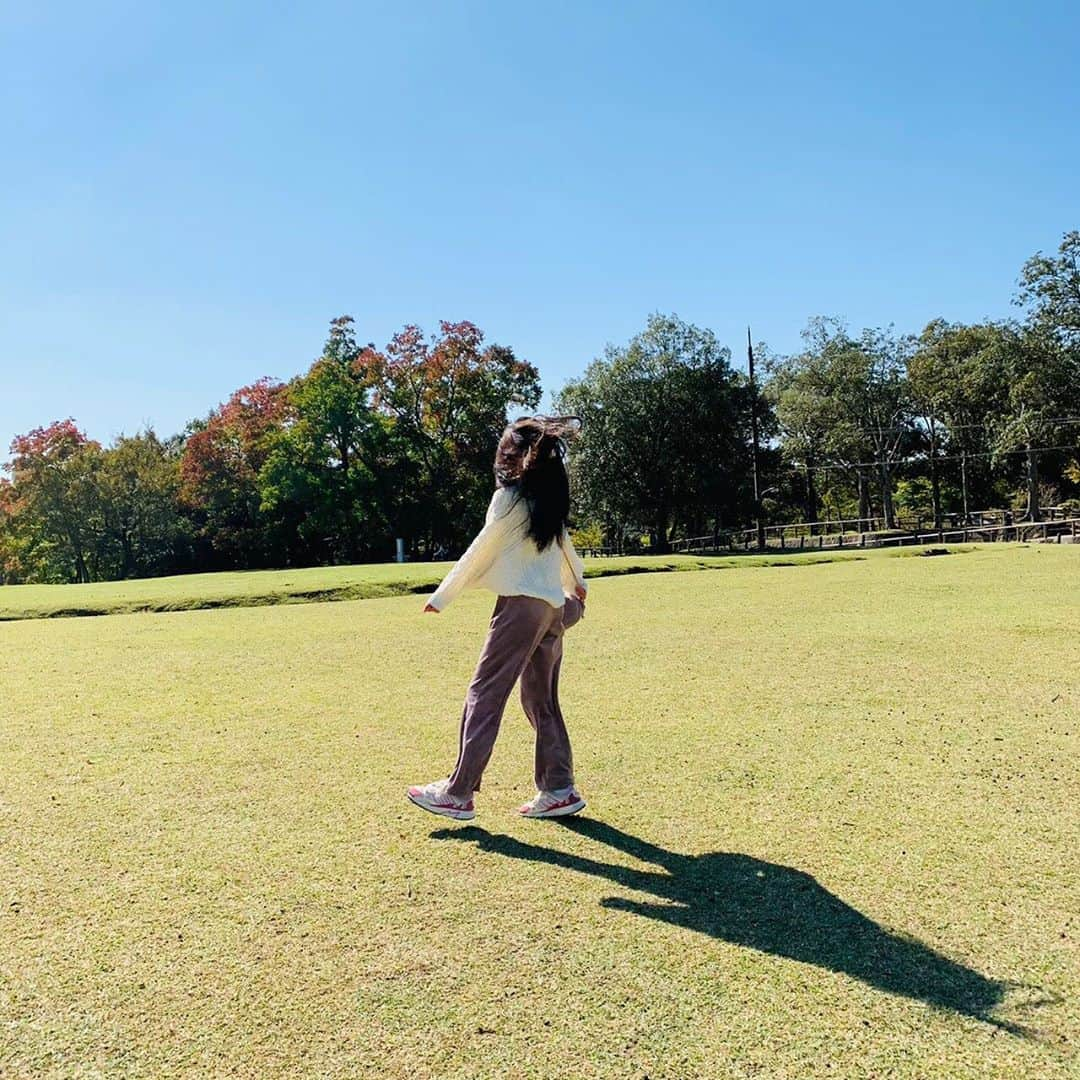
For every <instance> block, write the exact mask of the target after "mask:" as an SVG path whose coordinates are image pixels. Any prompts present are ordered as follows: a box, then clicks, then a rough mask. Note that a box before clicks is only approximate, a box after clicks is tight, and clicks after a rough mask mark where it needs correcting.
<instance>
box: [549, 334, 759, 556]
mask: <svg viewBox="0 0 1080 1080" xmlns="http://www.w3.org/2000/svg"><path fill="white" fill-rule="evenodd" d="M750 401H751V398H750V395H749V390H748V387H747V386H746V385H745V379H741V378H740V377H739V376H737V375H736V373H735V372H734V371H733V370H732V368H731V353H730V351H729V350H728V349H727V348H725V347H723V346H721V345H720V343H719V342H718V341H717V340H716V337H715V335H714V334H713V333H712V331H710V330H703V329H701V328H699V327H696V326H693V325H690V324H688V323H685V322H683V321H682V320H680V319H679V318H678V317H677V316H674V315H660V314H655V315H652V316H650V318H649V320H648V323H647V324H646V327H645V329H644V330H643V331H642V332H641V333H640V334H638V335H636V336H635V337H634V338H632V339H631V341H630V342H629V343H628V344H627V345H625V346H622V347H615V346H608V348H607V350H606V351H605V354H604V357H603V358H602V359H598V360H595V361H593V363H592V364H591V365H590V366H589V368H588V370H587V371H586V372H585V374H584V375H583V376H582V377H581V378H580V379H576V380H572V381H571V382H569V383H567V384H566V386H565V387H564V388H563V390H562V392H561V393H560V394H559V395H558V398H557V399H556V408H557V409H558V410H559V411H560V412H563V413H573V414H576V415H578V416H580V417H581V418H582V423H583V428H582V435H581V437H580V438H579V439H578V440H576V443H575V449H574V455H573V458H572V466H573V470H574V475H575V483H576V487H577V492H578V499H579V502H580V503H581V505H582V506H583V507H584V509H585V510H586V513H587V515H588V516H590V517H592V518H594V519H596V520H599V521H600V522H601V523H602V524H603V525H604V526H605V530H606V531H607V532H608V535H609V537H612V538H619V539H621V535H622V534H623V532H624V530H627V529H643V530H645V531H646V532H647V533H648V535H649V544H650V547H651V548H652V550H654V551H666V550H667V549H668V546H669V541H670V534H671V529H672V527H673V526H674V525H676V524H681V525H683V526H684V527H685V528H688V529H689V528H692V527H693V523H694V522H695V521H696V520H697V519H699V518H700V515H701V512H702V511H703V510H704V511H705V512H706V513H708V515H709V516H711V517H713V518H714V520H716V519H718V518H720V517H721V516H723V517H725V518H726V520H728V521H730V520H731V519H733V518H735V517H745V516H746V514H747V512H748V511H749V509H750V504H751V502H752V495H751V492H750V489H749V471H748V469H749V453H750V452H749V439H750Z"/></svg>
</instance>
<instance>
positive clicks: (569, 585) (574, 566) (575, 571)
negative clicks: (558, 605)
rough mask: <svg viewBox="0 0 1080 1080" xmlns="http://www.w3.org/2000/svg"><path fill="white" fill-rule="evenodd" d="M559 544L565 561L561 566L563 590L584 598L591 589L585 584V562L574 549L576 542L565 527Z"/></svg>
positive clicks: (570, 594)
mask: <svg viewBox="0 0 1080 1080" xmlns="http://www.w3.org/2000/svg"><path fill="white" fill-rule="evenodd" d="M559 546H560V547H561V548H562V551H563V561H562V566H561V568H560V576H561V577H562V587H563V592H564V593H566V595H567V596H576V597H577V598H578V599H579V600H584V599H585V593H586V592H588V589H589V587H588V585H586V584H585V564H584V563H583V562H582V561H581V556H580V555H579V554H578V553H577V552H576V551H575V550H574V542H573V541H572V540H571V539H570V534H569V533H568V532H567V531H566V530H565V529H563V534H562V536H561V537H560V538H559Z"/></svg>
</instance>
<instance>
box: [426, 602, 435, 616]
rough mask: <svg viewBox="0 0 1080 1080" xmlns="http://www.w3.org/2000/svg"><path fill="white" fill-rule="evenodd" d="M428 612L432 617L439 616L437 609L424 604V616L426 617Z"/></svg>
mask: <svg viewBox="0 0 1080 1080" xmlns="http://www.w3.org/2000/svg"><path fill="white" fill-rule="evenodd" d="M429 611H430V612H431V613H432V614H433V615H438V614H439V609H438V608H437V607H432V606H431V605H430V604H425V605H424V614H425V615H426V614H427V613H428V612H429Z"/></svg>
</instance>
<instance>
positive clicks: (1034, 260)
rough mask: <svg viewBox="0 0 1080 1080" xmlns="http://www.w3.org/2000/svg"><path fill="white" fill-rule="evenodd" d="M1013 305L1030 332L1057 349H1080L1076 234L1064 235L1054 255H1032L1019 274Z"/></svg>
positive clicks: (1079, 250) (1078, 235) (1079, 251)
mask: <svg viewBox="0 0 1080 1080" xmlns="http://www.w3.org/2000/svg"><path fill="white" fill-rule="evenodd" d="M1016 301H1017V303H1018V304H1020V305H1022V306H1026V307H1027V308H1028V309H1029V320H1030V324H1031V326H1032V328H1033V329H1035V330H1038V331H1041V332H1043V333H1045V334H1047V335H1049V336H1050V337H1052V338H1053V339H1054V340H1055V341H1056V342H1057V343H1058V344H1059V345H1063V346H1067V347H1069V348H1080V232H1078V231H1076V230H1073V231H1072V232H1067V233H1066V234H1065V235H1064V237H1063V238H1062V240H1061V244H1060V246H1059V247H1058V251H1057V255H1044V254H1043V253H1042V252H1041V251H1040V252H1038V253H1036V254H1035V255H1032V257H1031V258H1030V259H1028V261H1027V262H1026V263H1024V267H1023V269H1022V270H1021V271H1020V291H1019V293H1018V295H1017V298H1016Z"/></svg>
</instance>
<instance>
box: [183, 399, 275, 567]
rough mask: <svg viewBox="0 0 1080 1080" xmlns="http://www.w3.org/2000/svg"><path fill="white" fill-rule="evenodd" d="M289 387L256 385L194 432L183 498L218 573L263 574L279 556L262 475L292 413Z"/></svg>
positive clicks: (186, 460)
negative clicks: (263, 510)
mask: <svg viewBox="0 0 1080 1080" xmlns="http://www.w3.org/2000/svg"><path fill="white" fill-rule="evenodd" d="M284 391H285V387H284V386H283V385H282V384H281V383H279V382H275V381H274V380H272V379H265V378H264V379H259V380H258V381H257V382H254V383H252V384H251V385H250V386H244V387H241V389H239V390H237V391H236V392H235V393H234V394H233V395H232V396H231V397H230V398H229V400H228V401H227V402H225V404H224V405H221V406H219V407H218V408H217V409H215V410H214V411H213V412H212V413H211V414H210V416H209V417H208V418H207V420H205V421H203V422H201V423H199V424H197V425H195V430H194V431H193V432H192V434H191V435H190V436H189V437H188V439H187V441H186V443H185V445H184V450H183V455H182V457H181V459H180V480H181V496H182V499H183V504H184V506H185V508H186V509H187V511H188V512H189V513H190V514H191V515H192V518H193V522H194V526H195V529H196V532H197V535H198V537H199V538H200V539H201V541H202V544H203V552H202V558H203V559H204V560H205V561H206V562H208V563H209V565H210V566H212V567H213V568H215V569H221V568H223V567H242V568H249V567H253V566H266V565H270V564H271V563H272V562H274V561H275V559H274V555H275V551H274V548H273V544H272V543H271V538H270V536H269V535H268V532H267V527H266V526H267V522H266V519H265V518H264V517H263V516H262V515H261V514H260V504H261V495H260V492H259V471H260V470H261V469H262V467H263V465H264V464H265V462H266V459H267V456H268V454H269V452H270V445H271V439H270V437H271V436H272V435H273V434H274V433H275V432H277V431H278V430H279V429H280V427H281V426H282V424H283V423H284V422H285V418H286V415H287V412H288V407H289V403H288V399H287V397H286V396H285V392H284Z"/></svg>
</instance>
